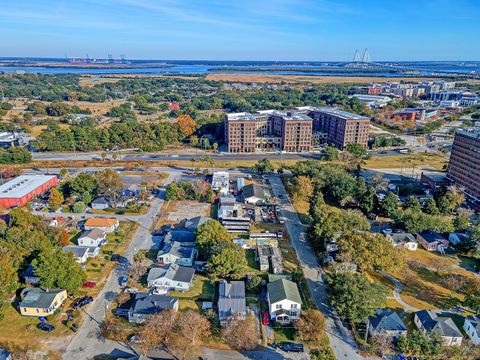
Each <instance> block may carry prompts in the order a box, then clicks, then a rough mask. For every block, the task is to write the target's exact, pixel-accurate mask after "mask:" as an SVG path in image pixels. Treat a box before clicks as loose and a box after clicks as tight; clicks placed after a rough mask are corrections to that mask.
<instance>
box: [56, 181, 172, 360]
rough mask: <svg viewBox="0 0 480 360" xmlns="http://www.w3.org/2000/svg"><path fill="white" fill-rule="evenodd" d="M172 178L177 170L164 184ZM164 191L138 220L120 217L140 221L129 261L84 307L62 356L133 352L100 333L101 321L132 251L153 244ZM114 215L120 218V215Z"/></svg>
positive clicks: (78, 357) (92, 355)
mask: <svg viewBox="0 0 480 360" xmlns="http://www.w3.org/2000/svg"><path fill="white" fill-rule="evenodd" d="M173 180H174V174H170V175H169V177H168V178H167V180H166V181H165V185H166V184H168V183H169V182H171V181H173ZM164 195H165V189H164V188H163V189H162V191H161V192H160V196H159V198H156V199H155V200H154V201H153V202H152V204H151V206H150V209H149V211H148V213H147V214H145V215H142V216H136V217H133V218H134V219H135V220H133V219H130V218H132V217H129V216H126V217H121V219H128V220H132V221H137V222H138V223H139V225H140V226H139V227H138V229H137V231H136V233H135V235H134V236H133V239H132V241H131V242H130V245H129V246H128V248H127V249H126V250H125V254H124V256H125V257H126V258H127V259H128V262H129V263H128V264H122V263H120V264H118V266H117V267H116V268H115V269H114V271H112V273H111V274H110V276H109V278H108V279H107V281H106V283H105V286H104V287H103V289H102V290H101V291H100V293H99V294H98V295H97V297H96V299H95V301H94V302H93V303H92V304H90V305H88V306H87V307H86V308H85V312H86V313H87V317H86V319H85V321H84V322H83V323H82V325H81V326H80V328H79V329H78V332H77V333H76V334H75V336H74V337H73V339H72V341H71V342H70V344H69V345H68V346H67V349H66V350H65V352H64V353H63V359H66V360H71V359H87V358H93V357H94V356H95V355H99V354H111V353H112V352H113V351H120V352H126V353H131V349H130V347H129V346H128V344H125V343H122V342H115V341H109V340H106V339H104V338H103V337H102V336H101V335H100V333H99V324H101V322H102V321H104V320H105V315H106V313H107V312H108V311H110V309H109V308H110V306H111V304H112V301H113V300H114V299H115V298H116V296H117V294H118V293H119V292H120V285H119V283H118V279H119V277H120V276H121V275H124V274H125V273H127V271H128V267H129V264H131V263H133V255H134V254H135V253H136V252H137V251H138V250H140V249H150V248H151V247H152V246H153V238H152V234H151V232H152V227H153V225H154V223H155V220H156V218H157V216H158V215H159V214H160V212H161V208H162V205H163V198H164ZM57 216H58V215H57ZM92 216H98V215H92ZM109 216H110V215H109ZM112 217H117V218H119V217H118V215H117V216H112Z"/></svg>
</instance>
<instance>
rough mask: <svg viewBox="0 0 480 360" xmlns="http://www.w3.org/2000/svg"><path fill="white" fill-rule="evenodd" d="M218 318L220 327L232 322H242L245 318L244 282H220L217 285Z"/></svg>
mask: <svg viewBox="0 0 480 360" xmlns="http://www.w3.org/2000/svg"><path fill="white" fill-rule="evenodd" d="M218 289H219V295H218V318H219V320H220V324H221V325H222V326H228V325H229V324H231V322H232V320H243V319H245V317H246V316H247V306H246V300H245V282H244V281H230V282H228V281H226V280H222V281H220V284H219V287H218Z"/></svg>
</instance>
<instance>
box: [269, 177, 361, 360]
mask: <svg viewBox="0 0 480 360" xmlns="http://www.w3.org/2000/svg"><path fill="white" fill-rule="evenodd" d="M269 181H270V184H271V186H272V191H273V194H274V195H275V197H277V198H278V199H279V203H280V204H279V205H280V213H281V216H283V217H284V218H285V225H286V228H287V231H288V234H289V235H290V239H291V242H292V246H293V248H294V249H295V251H296V253H297V257H298V260H299V261H300V264H301V266H302V269H303V271H304V274H305V278H306V280H307V285H308V288H309V290H310V294H311V295H312V298H313V300H314V302H315V304H316V305H317V308H318V309H319V310H320V311H321V312H322V313H323V314H324V315H325V325H326V331H327V335H328V338H329V339H330V346H331V347H332V349H333V352H334V353H335V357H336V358H337V359H348V360H358V359H363V357H362V356H360V355H359V354H358V347H357V344H356V342H355V340H354V339H353V337H352V334H351V333H350V332H349V331H348V329H347V328H346V327H345V325H344V324H343V322H342V320H341V319H340V318H339V316H338V315H337V313H336V312H335V310H334V309H333V308H332V307H331V306H330V304H329V303H328V294H327V291H326V289H327V285H326V284H325V283H324V280H323V276H322V275H324V272H323V270H322V268H321V266H320V263H319V262H318V258H317V256H316V254H315V252H314V250H313V249H312V247H311V246H310V244H309V243H308V240H307V239H306V234H305V231H306V226H304V225H303V224H302V223H301V222H300V219H299V218H298V215H297V213H296V212H295V210H294V208H293V206H292V204H291V202H290V199H289V197H288V194H287V191H286V190H285V187H284V186H283V183H282V181H281V179H280V177H279V176H278V175H276V174H272V175H270V176H269Z"/></svg>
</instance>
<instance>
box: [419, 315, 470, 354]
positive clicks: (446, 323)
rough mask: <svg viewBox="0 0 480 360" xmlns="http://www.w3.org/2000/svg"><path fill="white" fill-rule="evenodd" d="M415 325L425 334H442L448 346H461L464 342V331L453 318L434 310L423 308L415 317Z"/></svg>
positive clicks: (441, 336)
mask: <svg viewBox="0 0 480 360" xmlns="http://www.w3.org/2000/svg"><path fill="white" fill-rule="evenodd" d="M413 322H414V323H415V326H416V327H417V328H418V330H420V331H421V332H422V333H424V334H425V335H427V336H429V335H431V334H436V335H438V336H440V338H441V339H442V341H443V344H444V345H446V346H459V345H461V344H462V341H463V335H462V332H461V331H460V330H459V329H458V327H457V326H456V325H455V323H454V322H453V320H452V318H450V317H447V316H439V315H437V313H436V312H434V311H432V310H421V311H417V312H416V313H415V317H414V318H413Z"/></svg>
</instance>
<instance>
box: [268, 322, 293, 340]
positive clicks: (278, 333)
mask: <svg viewBox="0 0 480 360" xmlns="http://www.w3.org/2000/svg"><path fill="white" fill-rule="evenodd" d="M273 330H274V332H275V341H276V342H277V343H279V342H293V341H295V329H294V328H293V327H282V326H278V325H274V327H273Z"/></svg>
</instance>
